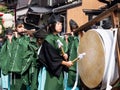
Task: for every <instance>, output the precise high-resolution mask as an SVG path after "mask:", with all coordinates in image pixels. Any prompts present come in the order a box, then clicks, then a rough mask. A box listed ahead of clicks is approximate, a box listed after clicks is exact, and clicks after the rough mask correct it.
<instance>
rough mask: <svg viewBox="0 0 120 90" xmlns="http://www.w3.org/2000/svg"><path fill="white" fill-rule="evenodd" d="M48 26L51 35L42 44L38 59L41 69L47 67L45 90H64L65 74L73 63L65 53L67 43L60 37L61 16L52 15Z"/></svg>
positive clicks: (39, 89)
mask: <svg viewBox="0 0 120 90" xmlns="http://www.w3.org/2000/svg"><path fill="white" fill-rule="evenodd" d="M48 25H49V26H48V27H49V34H48V35H47V37H46V38H45V40H44V42H43V43H42V47H41V50H40V53H39V59H38V62H39V64H41V68H43V67H45V69H46V75H45V76H46V78H45V83H44V87H43V90H64V84H63V80H64V75H63V73H64V71H65V70H67V68H68V67H70V66H72V65H73V63H72V62H71V61H67V59H68V55H67V54H66V53H65V52H64V49H65V42H64V40H63V39H62V38H61V37H60V36H59V33H60V32H61V31H62V19H61V16H60V15H55V14H52V15H51V16H50V18H49V19H48ZM38 90H41V88H38Z"/></svg>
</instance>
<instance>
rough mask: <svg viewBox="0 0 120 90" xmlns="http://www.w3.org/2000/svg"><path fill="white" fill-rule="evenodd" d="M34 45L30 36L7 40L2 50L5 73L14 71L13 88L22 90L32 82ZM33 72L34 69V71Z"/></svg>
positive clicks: (0, 59) (0, 65)
mask: <svg viewBox="0 0 120 90" xmlns="http://www.w3.org/2000/svg"><path fill="white" fill-rule="evenodd" d="M33 48H34V47H33V45H32V44H30V38H29V37H28V36H22V37H19V38H13V39H12V43H9V41H8V40H7V41H6V42H5V44H4V45H3V47H2V49H1V52H0V57H1V58H0V67H1V69H2V71H3V74H5V75H7V74H10V73H12V76H13V78H12V81H10V82H12V84H11V90H22V89H23V87H25V86H27V85H29V84H30V81H31V80H30V77H29V76H30V74H31V73H30V69H31V67H32V66H33V65H32V64H33V62H34V60H35V56H34V52H33V50H34V49H33ZM32 72H33V71H32Z"/></svg>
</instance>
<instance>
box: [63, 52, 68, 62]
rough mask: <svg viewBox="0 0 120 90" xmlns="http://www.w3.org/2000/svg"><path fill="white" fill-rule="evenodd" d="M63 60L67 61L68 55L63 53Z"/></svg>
mask: <svg viewBox="0 0 120 90" xmlns="http://www.w3.org/2000/svg"><path fill="white" fill-rule="evenodd" d="M63 58H64V59H65V60H66V61H67V59H68V55H67V54H66V53H65V54H63Z"/></svg>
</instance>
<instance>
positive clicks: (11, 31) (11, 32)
mask: <svg viewBox="0 0 120 90" xmlns="http://www.w3.org/2000/svg"><path fill="white" fill-rule="evenodd" d="M5 34H7V35H11V34H13V30H12V29H10V28H7V29H6V30H5Z"/></svg>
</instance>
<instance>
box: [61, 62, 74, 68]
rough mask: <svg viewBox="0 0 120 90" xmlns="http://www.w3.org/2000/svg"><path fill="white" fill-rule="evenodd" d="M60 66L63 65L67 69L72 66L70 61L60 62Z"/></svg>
mask: <svg viewBox="0 0 120 90" xmlns="http://www.w3.org/2000/svg"><path fill="white" fill-rule="evenodd" d="M62 65H65V66H67V67H71V66H72V65H73V62H72V61H62Z"/></svg>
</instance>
